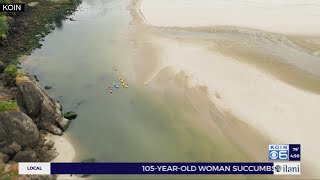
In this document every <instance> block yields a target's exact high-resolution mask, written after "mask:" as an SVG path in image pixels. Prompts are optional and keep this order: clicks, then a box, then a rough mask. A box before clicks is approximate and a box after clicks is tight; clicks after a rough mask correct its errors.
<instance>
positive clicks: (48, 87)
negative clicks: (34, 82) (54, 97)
mask: <svg viewBox="0 0 320 180" xmlns="http://www.w3.org/2000/svg"><path fill="white" fill-rule="evenodd" d="M44 88H45V89H47V90H49V89H52V86H44Z"/></svg>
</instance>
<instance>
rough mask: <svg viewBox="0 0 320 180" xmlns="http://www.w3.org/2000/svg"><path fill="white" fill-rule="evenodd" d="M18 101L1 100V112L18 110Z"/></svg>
mask: <svg viewBox="0 0 320 180" xmlns="http://www.w3.org/2000/svg"><path fill="white" fill-rule="evenodd" d="M18 108H19V107H18V103H17V101H16V100H12V101H0V112H2V111H16V110H18Z"/></svg>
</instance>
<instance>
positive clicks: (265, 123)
mask: <svg viewBox="0 0 320 180" xmlns="http://www.w3.org/2000/svg"><path fill="white" fill-rule="evenodd" d="M144 2H146V3H145V4H144ZM201 2H202V1H201ZM211 2H212V1H211ZM281 2H283V1H281ZM141 3H142V4H141ZM147 3H149V5H146V4H147ZM299 3H301V1H300V2H298V1H297V5H298V6H301V4H299ZM140 4H141V5H142V6H141V8H140V9H139V7H140ZM134 5H135V8H137V11H136V14H135V13H132V14H133V15H135V16H134V17H135V19H136V20H135V23H136V24H137V26H138V27H139V26H140V27H139V29H138V31H139V30H140V31H141V29H143V33H142V34H144V36H143V39H141V36H139V38H138V39H139V40H140V41H143V42H145V41H147V42H148V48H150V47H152V48H153V49H154V50H153V52H154V54H153V56H154V58H155V59H156V60H157V66H156V67H152V64H149V63H148V61H147V60H146V59H145V62H144V63H145V65H146V67H152V69H153V72H152V73H151V72H149V74H148V75H147V74H146V73H145V74H144V75H145V76H148V77H149V79H148V80H146V81H145V84H146V85H150V84H157V83H158V84H159V83H162V84H163V85H164V86H168V85H167V84H166V83H167V81H168V79H169V80H170V79H172V78H173V77H175V75H178V74H181V73H182V74H185V75H184V76H186V77H187V80H185V79H184V80H182V81H179V82H181V83H182V85H181V84H180V86H182V87H183V89H184V91H189V90H190V89H192V88H196V89H197V88H198V87H202V89H206V90H205V92H203V93H204V94H207V96H203V97H204V98H201V96H200V95H199V94H197V93H190V94H188V93H187V94H188V98H187V99H189V101H190V104H191V105H192V106H193V107H194V109H195V111H196V112H197V113H199V114H201V115H203V117H202V118H199V120H198V121H200V119H201V120H202V121H201V122H197V123H196V124H198V125H199V124H202V125H204V124H205V126H206V128H207V131H208V134H210V129H211V128H212V129H211V132H212V131H214V132H216V131H220V132H221V133H223V134H225V136H228V137H229V138H231V139H232V138H238V139H237V140H235V142H237V143H238V144H237V147H239V150H240V151H246V152H249V151H251V154H254V155H252V157H254V156H255V157H256V158H258V159H259V160H262V161H266V160H267V157H266V154H267V153H266V150H267V146H266V144H268V143H300V144H302V147H303V151H302V157H303V158H302V164H303V166H304V167H310V168H311V169H310V171H312V170H316V169H319V168H320V164H319V162H317V161H316V160H315V159H314V157H316V156H317V152H319V151H320V146H315V142H316V141H317V138H316V137H318V136H319V135H320V134H319V132H318V127H319V125H320V121H319V119H320V112H319V111H318V110H317V109H318V108H317V107H320V95H319V92H320V91H319V90H320V85H319V76H318V75H317V73H318V71H317V70H316V69H315V68H316V67H318V59H317V58H318V54H317V51H318V47H319V46H317V45H316V46H315V44H317V42H313V41H307V42H308V43H305V42H306V39H305V38H304V36H297V35H294V36H293V35H290V36H285V35H279V36H277V35H276V33H272V34H275V35H276V36H271V37H276V38H275V39H271V38H270V36H266V37H263V38H261V37H259V36H255V40H254V41H252V42H253V43H252V42H251V41H249V42H248V43H247V44H246V42H244V44H246V45H247V46H245V45H244V46H235V45H236V44H234V41H236V40H239V39H237V38H235V39H232V37H234V36H233V35H234V32H237V33H239V32H241V31H244V29H247V28H248V27H245V28H242V27H241V28H237V27H236V26H235V25H238V24H232V23H231V22H229V21H224V20H225V19H222V20H221V23H223V24H218V25H231V26H235V27H232V28H230V27H229V26H228V27H227V28H226V29H224V27H223V26H222V27H220V29H219V30H217V28H215V30H213V31H212V34H214V36H219V35H220V36H222V37H218V38H216V39H215V40H208V39H205V40H203V38H201V36H200V35H194V34H193V35H192V38H185V37H183V36H179V34H181V31H182V30H186V31H188V30H190V26H199V25H201V26H204V25H208V26H211V25H212V24H210V23H208V21H207V22H204V23H203V24H192V23H195V22H198V21H196V20H197V19H199V17H198V16H201V15H203V14H201V13H199V14H200V15H199V14H198V12H200V11H201V10H202V9H201V8H198V9H196V7H203V6H201V5H199V2H198V1H197V2H195V1H188V3H182V2H179V1H171V2H168V3H164V2H163V1H157V0H145V1H136V2H135V3H134ZM157 5H161V7H160V8H159V9H157V8H155V7H157ZM180 5H181V6H188V7H187V8H186V9H183V8H182V10H181V11H180V9H179V11H178V10H177V9H175V10H173V9H174V8H177V7H180ZM283 5H284V4H282V6H283ZM262 6H264V5H263V4H262ZM306 6H309V5H306ZM158 7H159V6H158ZM210 7H211V6H210ZM131 8H132V7H131ZM188 8H191V9H192V10H193V12H197V13H190V15H191V16H194V17H189V18H186V16H184V18H183V19H184V20H182V19H181V18H182V17H183V16H182V15H183V14H184V13H185V12H184V11H185V10H188ZM251 8H252V7H251ZM313 8H318V7H313ZM280 9H281V8H280ZM167 10H168V12H169V13H163V12H164V11H166V12H167ZM189 10H190V9H189ZM205 12H207V11H205ZM139 13H142V14H139ZM214 13H217V12H214ZM204 14H205V13H204ZM262 14H263V13H262ZM167 15H169V16H170V18H169V17H167ZM214 15H216V14H211V16H208V17H212V16H214ZM305 16H308V14H307V15H305ZM311 17H313V16H311V15H310V18H311ZM192 18H193V19H192ZM213 19H214V20H215V18H213ZM286 19H287V17H283V19H281V18H280V20H279V22H277V23H283V22H281V20H283V21H284V20H286ZM210 21H211V20H210ZM199 22H202V21H199ZM246 22H250V21H246ZM188 23H189V24H188ZM190 23H191V24H190ZM206 23H207V24H206ZM228 23H229V24H228ZM299 23H300V21H299ZM301 23H302V25H301V26H302V27H309V28H306V29H299V28H295V27H293V26H292V27H291V28H290V29H292V30H296V32H295V31H290V32H289V31H287V30H288V29H287V28H288V27H290V25H292V24H290V23H289V26H288V27H286V28H285V27H283V26H277V28H281V29H280V30H279V29H278V30H276V29H272V28H271V29H268V28H266V27H265V26H260V27H255V26H253V27H249V28H261V29H263V30H266V31H276V32H281V33H284V32H286V33H295V34H298V33H305V34H308V33H311V34H312V33H314V32H312V31H308V29H309V30H310V27H311V26H312V27H313V29H314V28H317V27H315V26H316V25H315V24H316V23H306V24H303V22H301ZM150 25H151V26H150ZM153 25H156V26H162V27H155V26H153ZM262 25H266V23H264V24H262ZM286 25H287V24H286ZM314 25H315V26H314ZM141 26H142V27H144V28H142V27H141ZM166 26H173V27H166ZM177 26H180V27H177ZM241 26H243V24H241ZM248 26H250V24H248ZM164 27H166V28H164ZM204 28H205V27H204ZM168 29H171V30H172V29H173V30H175V31H174V32H172V33H171V34H170V35H168V34H167V32H168V31H167V30H168ZM191 29H193V30H195V29H196V31H197V32H202V31H201V29H203V27H200V28H199V27H194V28H191ZM230 29H231V30H230ZM254 31H255V30H254ZM307 31H308V32H307ZM193 32H195V31H193ZM219 33H220V34H219ZM242 33H243V32H242ZM250 33H251V34H250ZM135 34H137V33H135ZM172 34H173V35H172ZM225 34H227V37H228V36H229V35H230V34H231V36H230V37H231V38H230V39H232V40H231V43H230V41H229V42H228V39H223V38H224V37H223V36H225ZM244 34H245V35H247V34H249V36H250V37H252V36H254V34H252V32H247V31H245V32H244ZM266 34H268V33H267V32H266ZM241 35H242V34H241V33H240V36H241ZM197 37H198V38H197ZM297 37H303V38H300V39H299V38H297ZM308 37H309V35H308ZM316 37H318V36H316ZM244 38H246V36H245V37H244ZM217 39H218V40H217ZM261 39H262V40H261ZM264 39H267V40H268V41H267V42H265V41H264ZM279 39H280V40H279ZM313 39H314V38H313ZM249 40H250V39H249ZM283 40H284V41H285V42H284V41H283ZM294 40H295V41H294ZM232 41H233V42H232ZM262 41H263V42H262ZM143 42H140V43H139V44H140V48H143V44H144V43H143ZM257 42H258V43H257ZM270 44H271V45H270ZM253 45H257V46H253ZM269 45H270V47H271V48H270V49H271V50H270V51H269V49H267V51H266V47H265V46H267V47H268V46H269ZM277 45H279V47H282V46H285V48H284V49H283V52H281V51H280V52H277V51H272V47H274V46H277ZM259 46H262V47H259ZM280 50H282V49H280ZM286 50H288V51H287V52H286ZM146 52H147V51H146ZM149 52H150V51H149ZM277 53H278V54H277ZM282 53H283V54H282ZM286 53H287V54H290V53H296V54H297V55H296V56H298V57H307V58H306V59H307V60H310V61H308V62H306V63H305V64H303V63H301V61H302V60H301V59H298V58H297V60H293V61H288V59H291V56H286ZM300 53H302V54H300ZM292 56H294V54H292ZM140 57H143V56H142V55H141V56H140ZM148 59H149V60H150V57H149V58H148ZM303 60H305V59H303ZM307 60H305V61H307ZM139 61H143V60H141V59H140V60H139ZM312 63H314V64H312ZM311 64H312V65H311ZM167 68H170V72H168V71H167V70H166V69H167ZM165 70H166V71H167V72H166V73H164V72H163V71H165ZM159 79H164V80H162V81H160V82H159ZM180 80H181V79H180ZM176 84H177V83H176ZM154 86H155V85H154ZM203 87H205V88H203ZM160 89H161V88H160ZM184 93H186V92H184ZM177 94H179V93H177ZM190 99H193V100H190ZM208 101H209V102H208ZM204 104H206V105H208V107H204ZM209 104H211V105H209ZM209 112H214V114H216V115H217V116H219V117H220V118H218V119H220V121H219V122H220V123H221V122H223V124H224V125H223V126H219V123H218V122H216V121H213V122H211V123H209V124H211V125H209V126H208V123H205V121H203V120H205V119H209V118H208V117H209V114H210V113H209ZM220 125H221V124H220ZM222 127H223V128H222ZM248 129H251V130H250V131H249V130H248ZM243 132H246V135H244V134H243ZM239 134H241V135H243V136H239ZM261 134H262V135H261ZM244 136H247V137H251V138H250V139H251V141H250V142H251V143H249V144H246V143H248V141H245V140H247V139H246V138H244ZM240 137H241V138H242V140H241V138H240ZM243 139H245V140H243ZM259 142H265V143H261V144H260V143H259ZM248 147H250V148H249V149H248ZM246 148H247V149H246ZM262 149H263V150H265V151H263V150H262ZM261 152H262V153H261ZM263 156H264V159H263V158H262V157H263ZM303 169H307V168H303ZM313 173H314V172H313ZM302 174H303V175H306V174H309V173H308V172H306V171H305V170H303V172H302ZM301 177H302V178H307V176H301ZM295 178H296V177H295Z"/></svg>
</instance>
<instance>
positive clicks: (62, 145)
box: [46, 134, 79, 179]
mask: <svg viewBox="0 0 320 180" xmlns="http://www.w3.org/2000/svg"><path fill="white" fill-rule="evenodd" d="M46 139H47V140H52V141H54V142H55V143H54V147H55V148H56V149H57V152H58V153H59V155H58V156H57V157H56V158H55V159H53V160H52V161H51V162H73V160H74V158H75V156H76V151H75V149H74V146H73V145H72V144H71V142H70V140H69V139H68V137H66V135H63V136H57V135H52V134H48V135H47V136H46ZM57 178H58V179H74V177H72V176H70V175H59V176H58V177H57ZM77 179H79V178H77Z"/></svg>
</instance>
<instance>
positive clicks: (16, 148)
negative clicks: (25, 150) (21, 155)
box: [8, 142, 21, 153]
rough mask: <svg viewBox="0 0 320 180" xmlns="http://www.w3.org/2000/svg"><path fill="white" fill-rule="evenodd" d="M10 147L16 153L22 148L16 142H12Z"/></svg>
mask: <svg viewBox="0 0 320 180" xmlns="http://www.w3.org/2000/svg"><path fill="white" fill-rule="evenodd" d="M8 148H10V149H12V150H13V151H14V152H15V153H17V152H19V151H20V150H21V146H20V145H19V144H17V143H16V142H13V143H11V144H10V145H9V146H8Z"/></svg>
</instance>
